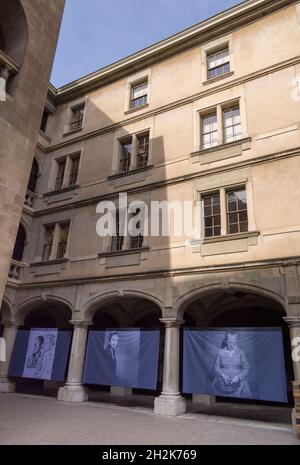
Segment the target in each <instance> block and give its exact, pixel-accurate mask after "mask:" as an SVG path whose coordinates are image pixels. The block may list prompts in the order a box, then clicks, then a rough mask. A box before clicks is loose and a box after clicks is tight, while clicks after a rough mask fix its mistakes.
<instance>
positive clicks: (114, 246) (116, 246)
mask: <svg viewBox="0 0 300 465" xmlns="http://www.w3.org/2000/svg"><path fill="white" fill-rule="evenodd" d="M123 243H124V236H123V235H121V225H120V212H119V210H117V211H116V235H115V236H113V238H112V242H111V251H112V252H117V251H119V250H122V248H123Z"/></svg>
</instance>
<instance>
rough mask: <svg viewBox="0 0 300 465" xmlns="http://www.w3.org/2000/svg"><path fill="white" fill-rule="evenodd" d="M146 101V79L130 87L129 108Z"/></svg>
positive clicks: (143, 103) (144, 103) (138, 105)
mask: <svg viewBox="0 0 300 465" xmlns="http://www.w3.org/2000/svg"><path fill="white" fill-rule="evenodd" d="M147 102H148V81H145V82H142V83H140V84H137V85H133V86H132V87H131V100H130V108H137V107H140V106H142V105H146V103H147Z"/></svg>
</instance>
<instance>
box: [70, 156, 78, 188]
mask: <svg viewBox="0 0 300 465" xmlns="http://www.w3.org/2000/svg"><path fill="white" fill-rule="evenodd" d="M70 162H71V167H70V175H69V187H72V186H76V184H77V179H78V172H79V163H80V156H79V155H78V156H76V157H71V160H70Z"/></svg>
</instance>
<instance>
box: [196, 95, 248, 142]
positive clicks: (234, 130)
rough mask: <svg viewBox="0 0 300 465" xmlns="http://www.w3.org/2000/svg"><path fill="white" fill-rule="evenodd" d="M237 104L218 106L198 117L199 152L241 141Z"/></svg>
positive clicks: (241, 134) (239, 116)
mask: <svg viewBox="0 0 300 465" xmlns="http://www.w3.org/2000/svg"><path fill="white" fill-rule="evenodd" d="M242 137H243V133H242V122H241V112H240V106H239V103H236V102H235V103H234V104H232V105H231V106H228V104H227V105H226V106H225V105H224V106H223V105H218V106H217V107H216V108H214V109H212V110H211V111H210V112H209V113H207V112H206V113H204V114H202V115H200V150H206V149H210V148H212V147H217V146H218V145H222V144H229V143H231V142H235V141H237V140H240V139H242Z"/></svg>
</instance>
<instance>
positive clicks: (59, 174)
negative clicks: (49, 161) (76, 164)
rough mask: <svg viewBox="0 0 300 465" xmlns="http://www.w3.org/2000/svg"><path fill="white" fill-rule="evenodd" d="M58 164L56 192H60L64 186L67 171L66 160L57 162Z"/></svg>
mask: <svg viewBox="0 0 300 465" xmlns="http://www.w3.org/2000/svg"><path fill="white" fill-rule="evenodd" d="M56 163H57V171H56V179H55V186H54V190H56V191H58V190H60V189H61V188H62V186H63V181H64V176H65V170H66V158H64V159H62V160H57V161H56Z"/></svg>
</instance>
